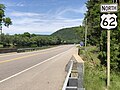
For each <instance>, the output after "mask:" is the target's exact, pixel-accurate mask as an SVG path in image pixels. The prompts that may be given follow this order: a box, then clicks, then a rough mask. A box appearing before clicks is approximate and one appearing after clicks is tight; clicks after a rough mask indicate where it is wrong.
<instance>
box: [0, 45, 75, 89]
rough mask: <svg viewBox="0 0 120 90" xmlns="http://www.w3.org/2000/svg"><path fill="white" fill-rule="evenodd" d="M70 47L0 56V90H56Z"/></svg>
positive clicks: (61, 78) (62, 77)
mask: <svg viewBox="0 0 120 90" xmlns="http://www.w3.org/2000/svg"><path fill="white" fill-rule="evenodd" d="M75 53H77V49H76V47H75V46H74V45H63V46H58V47H54V48H50V49H45V50H40V51H34V52H26V53H11V54H2V55H0V90H60V89H61V88H62V85H63V82H64V80H65V77H66V74H67V73H66V72H65V66H66V64H67V63H68V61H69V60H70V58H71V56H72V55H73V54H75Z"/></svg>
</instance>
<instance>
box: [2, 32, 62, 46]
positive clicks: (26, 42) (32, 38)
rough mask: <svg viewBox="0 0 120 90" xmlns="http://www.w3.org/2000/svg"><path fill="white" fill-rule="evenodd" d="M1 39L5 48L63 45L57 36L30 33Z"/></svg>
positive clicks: (3, 35)
mask: <svg viewBox="0 0 120 90" xmlns="http://www.w3.org/2000/svg"><path fill="white" fill-rule="evenodd" d="M1 39H2V45H3V47H10V46H14V47H41V46H47V45H59V44H61V39H60V38H58V37H56V36H47V35H46V36H43V35H35V34H30V33H28V32H25V33H24V34H15V35H9V34H7V35H5V34H2V35H1Z"/></svg>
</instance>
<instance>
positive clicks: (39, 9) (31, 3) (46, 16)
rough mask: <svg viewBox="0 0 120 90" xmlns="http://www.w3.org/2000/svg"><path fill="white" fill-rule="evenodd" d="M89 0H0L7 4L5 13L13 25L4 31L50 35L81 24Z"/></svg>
mask: <svg viewBox="0 0 120 90" xmlns="http://www.w3.org/2000/svg"><path fill="white" fill-rule="evenodd" d="M86 1H87V0H0V4H4V5H5V6H6V10H5V15H6V17H10V18H11V19H12V22H13V25H11V26H10V27H9V28H7V27H3V33H6V34H22V33H24V32H29V33H31V34H32V33H34V34H42V35H50V34H52V33H53V32H55V31H57V30H59V29H62V28H68V27H74V26H80V25H82V21H83V18H84V13H85V12H86V6H85V3H86Z"/></svg>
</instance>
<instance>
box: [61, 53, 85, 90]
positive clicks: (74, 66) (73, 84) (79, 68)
mask: <svg viewBox="0 0 120 90" xmlns="http://www.w3.org/2000/svg"><path fill="white" fill-rule="evenodd" d="M75 59H80V58H78V56H76V55H75V56H74V55H73V57H72V58H71V60H70V61H69V63H68V64H67V65H66V69H65V70H66V71H67V72H68V74H67V77H66V79H65V82H64V85H63V88H62V90H85V88H83V75H84V62H83V61H80V62H79V61H77V60H75Z"/></svg>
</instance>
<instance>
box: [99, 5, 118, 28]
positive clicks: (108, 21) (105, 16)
mask: <svg viewBox="0 0 120 90" xmlns="http://www.w3.org/2000/svg"><path fill="white" fill-rule="evenodd" d="M100 11H101V16H100V26H101V29H103V30H112V29H116V28H117V24H118V22H117V13H116V12H117V11H118V5H117V4H101V7H100Z"/></svg>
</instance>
